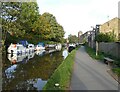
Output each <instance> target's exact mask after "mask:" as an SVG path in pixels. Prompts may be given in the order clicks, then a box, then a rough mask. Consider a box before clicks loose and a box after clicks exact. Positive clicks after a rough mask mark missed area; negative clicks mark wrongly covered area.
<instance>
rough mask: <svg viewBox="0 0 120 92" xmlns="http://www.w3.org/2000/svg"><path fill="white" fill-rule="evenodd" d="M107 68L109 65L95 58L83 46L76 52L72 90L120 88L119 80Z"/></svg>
mask: <svg viewBox="0 0 120 92" xmlns="http://www.w3.org/2000/svg"><path fill="white" fill-rule="evenodd" d="M107 69H108V66H107V65H105V64H103V63H101V62H98V61H96V60H93V59H92V58H91V57H90V56H89V55H88V54H87V53H86V51H85V48H84V46H81V48H80V49H79V50H78V51H77V52H76V56H75V64H74V70H73V74H72V79H71V84H70V90H118V83H117V81H116V80H115V79H114V78H113V77H111V76H110V75H109V74H108V72H107Z"/></svg>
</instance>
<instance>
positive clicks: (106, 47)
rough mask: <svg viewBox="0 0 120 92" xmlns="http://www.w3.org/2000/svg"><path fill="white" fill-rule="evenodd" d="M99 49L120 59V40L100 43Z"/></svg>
mask: <svg viewBox="0 0 120 92" xmlns="http://www.w3.org/2000/svg"><path fill="white" fill-rule="evenodd" d="M99 51H101V52H104V53H106V54H110V55H112V56H114V57H116V58H119V59H120V42H111V43H104V42H101V43H99Z"/></svg>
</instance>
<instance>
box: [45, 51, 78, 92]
mask: <svg viewBox="0 0 120 92" xmlns="http://www.w3.org/2000/svg"><path fill="white" fill-rule="evenodd" d="M76 50H77V49H75V50H73V51H72V52H71V53H70V54H69V55H68V57H67V58H66V59H65V60H64V61H63V62H62V64H61V65H60V66H59V67H58V68H57V69H56V70H55V72H54V73H53V75H52V76H51V77H50V79H49V80H48V82H47V84H46V85H45V86H44V88H43V90H57V91H60V92H61V90H66V89H68V88H69V84H70V78H71V74H72V68H73V64H74V62H73V61H74V57H75V53H76ZM56 83H58V84H60V86H59V87H55V84H56Z"/></svg>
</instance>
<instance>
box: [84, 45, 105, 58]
mask: <svg viewBox="0 0 120 92" xmlns="http://www.w3.org/2000/svg"><path fill="white" fill-rule="evenodd" d="M85 47H86V51H87V53H88V54H89V56H91V57H92V58H93V59H97V60H103V59H104V55H103V54H102V53H100V52H98V55H97V56H96V53H95V50H94V49H92V48H90V47H88V46H85Z"/></svg>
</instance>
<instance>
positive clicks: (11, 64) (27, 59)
mask: <svg viewBox="0 0 120 92" xmlns="http://www.w3.org/2000/svg"><path fill="white" fill-rule="evenodd" d="M64 52H65V53H66V50H64V51H55V50H49V51H36V52H33V53H30V54H28V55H19V56H18V55H16V54H13V55H11V54H7V55H3V56H2V63H3V68H2V77H3V81H2V90H42V88H43V87H44V85H45V84H46V83H47V80H48V79H49V78H50V77H51V75H52V74H53V72H54V71H55V69H56V68H57V67H58V66H59V65H60V64H61V62H62V61H63V60H64V59H65V58H66V55H68V54H64ZM63 55H64V57H63Z"/></svg>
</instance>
